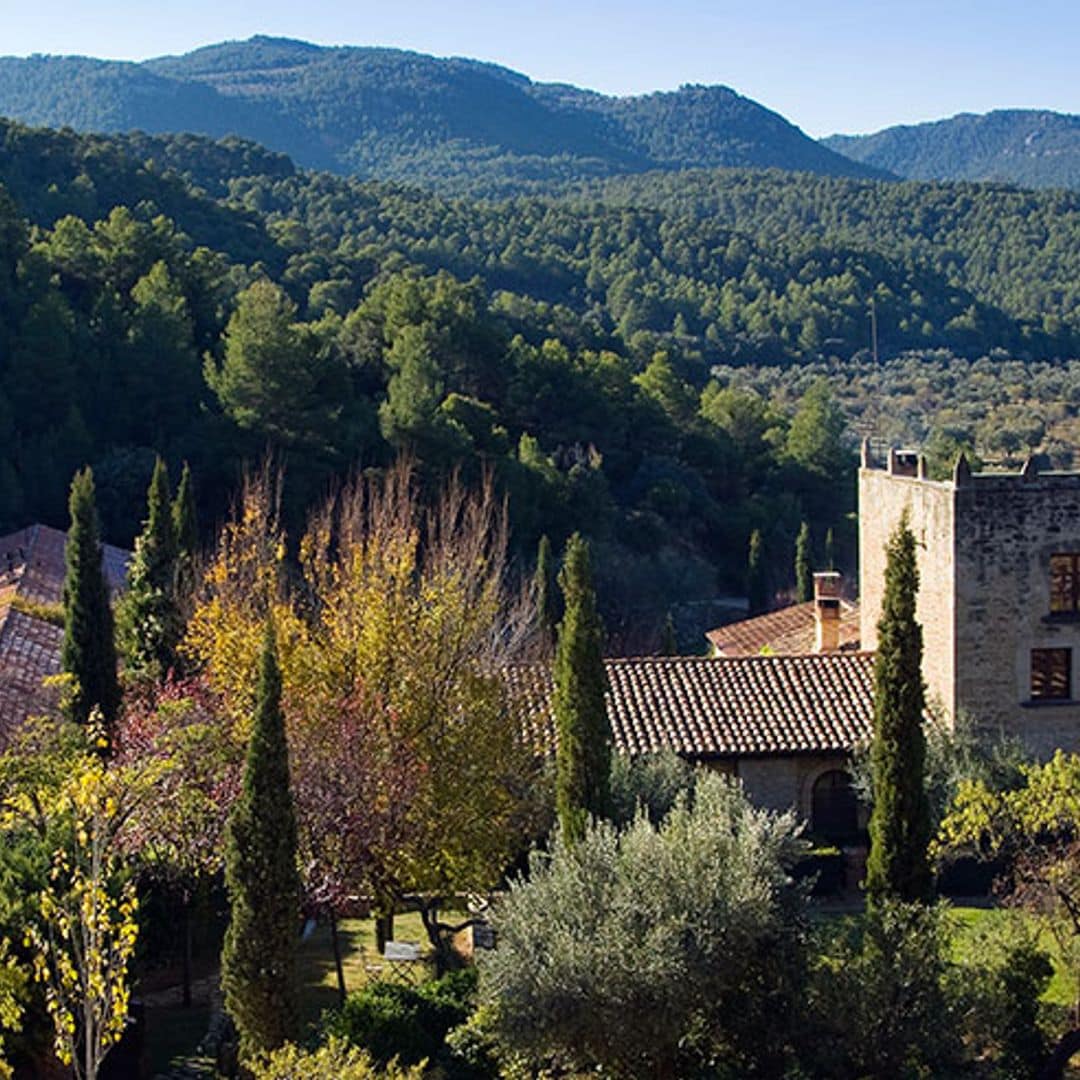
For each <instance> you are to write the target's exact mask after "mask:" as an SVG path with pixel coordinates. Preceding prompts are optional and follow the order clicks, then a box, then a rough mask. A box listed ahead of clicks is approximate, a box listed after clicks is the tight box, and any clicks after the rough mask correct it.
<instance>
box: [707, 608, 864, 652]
mask: <svg viewBox="0 0 1080 1080" xmlns="http://www.w3.org/2000/svg"><path fill="white" fill-rule="evenodd" d="M705 636H706V637H707V638H708V639H709V644H710V645H712V647H713V648H714V649H715V650H716V653H717V655H718V656H758V655H760V654H762V653H771V654H773V655H777V656H798V655H801V654H803V653H811V652H813V651H814V602H813V601H812V600H808V601H807V602H806V603H805V604H791V605H790V606H789V607H786V608H780V609H779V610H777V611H769V612H766V613H765V614H764V615H756V616H754V618H752V619H740V620H739V621H738V622H733V623H729V624H728V625H727V626H719V627H717V628H716V629H715V630H710V631H709V632H708V633H707V634H706V635H705ZM839 647H840V649H841V650H843V651H853V650H857V649H858V648H859V606H858V604H852V603H849V602H848V601H847V600H841V601H840V646H839Z"/></svg>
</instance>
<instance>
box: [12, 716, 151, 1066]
mask: <svg viewBox="0 0 1080 1080" xmlns="http://www.w3.org/2000/svg"><path fill="white" fill-rule="evenodd" d="M105 744H106V736H105V728H104V725H103V723H102V720H101V717H100V714H98V713H97V712H96V711H95V712H94V713H92V714H91V721H90V723H89V724H88V725H87V726H86V728H84V729H82V730H79V729H74V730H73V729H72V726H71V725H64V724H60V725H56V724H53V723H50V722H47V721H41V722H33V721H31V722H28V723H27V725H26V726H25V727H24V728H23V729H22V730H20V731H19V733H18V734H17V735H16V737H15V738H14V740H13V742H12V745H11V747H10V748H9V749H8V750H7V751H6V752H5V753H4V754H3V755H0V831H2V832H3V833H4V834H5V836H15V835H17V834H19V833H20V832H27V831H28V832H30V833H31V834H33V835H35V836H37V837H38V838H39V839H40V840H41V841H42V842H43V843H47V844H50V845H52V850H53V855H52V862H51V867H50V869H49V872H48V876H47V880H46V882H45V884H44V887H43V888H42V889H41V890H40V893H39V894H38V895H37V897H36V903H34V904H32V905H31V911H32V912H33V914H32V915H31V917H30V918H29V919H28V921H27V924H26V926H25V945H26V946H27V948H29V949H30V950H31V951H32V956H33V975H34V978H35V980H36V981H37V982H38V983H40V984H41V985H42V986H43V988H44V991H45V1004H46V1008H47V1010H48V1013H49V1016H50V1018H51V1020H52V1022H53V1033H54V1049H55V1052H56V1055H57V1057H58V1058H59V1059H60V1061H61V1062H63V1063H64V1064H66V1065H70V1066H71V1067H72V1069H73V1070H74V1073H75V1075H76V1076H77V1077H79V1078H80V1080H95V1078H96V1077H97V1075H98V1072H99V1070H100V1068H101V1064H102V1061H103V1060H104V1058H105V1056H106V1054H107V1053H108V1052H109V1050H110V1048H111V1047H112V1046H114V1045H115V1044H116V1043H117V1042H118V1041H119V1040H120V1038H121V1036H122V1035H123V1032H124V1029H125V1027H126V1025H127V1020H128V1006H129V996H130V984H129V967H130V963H131V959H132V956H133V954H134V951H135V942H136V940H137V937H138V922H137V911H138V901H137V898H136V895H135V887H134V884H133V882H132V881H131V879H130V878H129V877H128V876H127V875H125V874H124V873H123V865H122V864H123V858H122V854H121V852H122V848H123V845H122V842H121V836H122V834H123V832H124V830H125V829H126V828H127V827H128V826H129V825H130V823H131V821H132V820H133V817H134V815H135V814H136V813H137V811H138V809H139V807H140V806H141V805H142V804H143V803H144V802H145V801H146V799H147V798H148V797H149V795H150V793H151V792H152V791H153V789H154V785H155V784H156V782H157V781H158V780H159V779H160V778H161V777H162V776H163V775H164V773H165V772H166V771H167V770H168V768H169V767H170V766H169V765H168V763H167V762H164V761H159V762H155V763H153V764H151V765H139V766H138V767H131V768H124V767H118V766H115V765H113V764H111V763H110V762H108V761H107V760H106V759H105V758H104V757H103V756H102V754H101V749H102V747H103V746H104V745H105Z"/></svg>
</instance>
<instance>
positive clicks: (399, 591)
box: [183, 467, 533, 890]
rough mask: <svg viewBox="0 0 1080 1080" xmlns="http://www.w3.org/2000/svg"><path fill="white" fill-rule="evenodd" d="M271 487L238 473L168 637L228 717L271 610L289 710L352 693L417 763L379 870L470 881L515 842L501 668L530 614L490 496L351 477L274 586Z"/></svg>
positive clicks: (402, 876) (317, 707) (294, 712)
mask: <svg viewBox="0 0 1080 1080" xmlns="http://www.w3.org/2000/svg"><path fill="white" fill-rule="evenodd" d="M276 499H277V496H276V487H275V485H274V484H272V483H271V482H270V480H269V479H268V477H267V474H265V473H264V474H263V475H262V477H260V478H255V479H249V480H248V482H247V484H246V486H245V492H244V499H243V502H242V504H241V507H240V508H239V510H238V512H237V513H236V514H235V515H234V519H233V521H232V522H231V523H230V524H229V525H227V526H226V528H225V530H224V531H223V533H222V536H221V540H220V542H219V545H218V549H217V552H216V555H215V557H214V560H213V562H212V564H211V566H210V569H209V571H208V572H207V576H206V582H205V588H204V593H203V597H202V600H201V602H200V603H199V605H198V607H197V609H196V611H195V613H194V615H193V618H192V620H191V623H190V626H189V630H188V636H187V639H186V641H185V642H184V645H183V650H184V652H185V653H186V655H187V656H188V657H189V658H190V659H192V660H194V661H195V662H196V663H198V664H199V665H200V666H201V667H202V669H203V670H204V671H205V673H206V674H207V676H208V678H209V681H210V683H211V685H212V687H213V688H214V690H216V691H217V692H218V693H220V694H222V695H223V696H224V698H225V700H226V702H227V705H228V708H229V710H230V712H231V714H232V715H233V716H234V717H235V719H236V720H237V721H238V722H244V721H245V719H246V717H247V716H249V715H250V714H251V711H252V708H253V705H254V698H253V695H254V689H255V684H256V679H255V672H256V669H257V661H258V655H259V648H260V639H261V635H262V632H263V631H262V628H263V625H264V616H265V612H266V610H267V606H268V605H269V606H270V608H271V609H272V611H273V615H274V620H275V625H276V627H277V631H278V635H279V654H280V666H281V672H282V681H283V686H284V699H285V702H286V707H287V711H288V712H289V716H290V723H304V724H317V723H318V722H319V719H320V716H322V715H325V713H326V711H327V710H329V709H332V708H333V707H334V703H335V702H337V701H340V700H341V699H342V696H343V695H346V694H348V693H350V692H352V691H353V690H355V689H357V688H362V689H363V691H364V692H365V695H367V696H368V699H369V700H373V701H378V702H380V703H381V707H382V708H384V709H385V710H386V712H387V714H388V715H392V717H393V718H394V721H395V730H398V731H400V732H401V735H402V737H404V738H406V739H408V740H409V741H410V744H411V745H412V746H413V747H414V749H415V751H416V752H417V755H418V758H419V761H420V763H421V765H422V768H423V773H424V777H423V783H422V785H421V787H420V792H419V795H418V796H417V797H416V799H415V807H414V809H413V811H412V812H413V816H414V819H415V821H416V822H418V823H420V825H421V826H422V827H421V828H419V829H418V830H416V835H417V837H418V839H417V842H416V843H415V844H414V845H412V847H411V848H410V850H408V851H401V852H399V853H398V865H397V866H396V867H395V868H394V873H393V875H392V876H393V878H394V879H395V880H397V881H399V882H401V883H403V884H407V886H408V888H410V889H413V890H424V889H428V888H430V889H437V890H438V889H445V888H447V887H450V885H451V884H452V885H453V887H455V888H457V889H460V890H466V889H483V888H486V887H488V886H489V885H491V884H492V883H493V879H494V878H495V877H496V876H497V874H498V872H499V871H500V870H501V869H502V868H503V866H504V865H505V863H506V861H507V860H508V859H509V858H510V857H511V856H512V855H513V853H514V848H515V845H516V844H517V843H518V842H519V837H518V835H517V831H516V830H517V827H518V824H519V813H520V809H521V803H522V789H523V787H524V786H525V785H523V783H522V778H523V777H527V776H528V775H529V771H530V769H531V768H532V767H533V760H532V755H531V753H530V751H529V750H528V748H527V747H526V746H525V745H524V742H523V740H522V737H521V732H522V730H523V728H522V725H521V724H519V723H517V722H516V721H515V719H514V718H513V717H512V716H511V715H510V703H509V702H508V700H507V698H506V695H505V693H504V689H503V683H502V679H501V678H500V675H499V669H500V667H501V666H502V665H503V664H504V663H505V662H506V661H507V660H508V659H511V658H512V657H513V655H514V652H515V649H516V648H517V647H518V646H519V645H520V643H521V641H522V640H523V637H524V630H525V629H526V628H528V627H531V622H530V619H529V617H528V616H527V614H526V615H522V613H521V612H520V611H519V608H518V606H517V605H516V604H515V603H514V602H513V601H511V599H510V598H509V597H508V594H507V590H506V586H505V580H504V571H505V555H506V523H505V509H504V508H502V507H500V506H499V505H498V503H497V502H496V501H495V499H494V497H493V495H492V492H491V490H490V489H489V488H488V489H485V490H484V491H483V492H482V493H481V494H479V495H468V494H466V493H465V492H464V491H463V489H462V488H461V487H460V486H459V485H457V484H456V483H451V484H450V485H448V486H447V487H446V488H445V490H444V492H443V494H442V497H441V499H440V500H439V502H438V504H437V505H436V506H435V507H433V508H430V509H428V510H424V509H422V508H421V506H420V505H419V502H418V500H417V499H416V498H415V493H414V482H413V477H412V475H411V473H410V471H409V469H408V468H407V467H400V468H397V469H395V470H393V471H391V473H390V474H389V475H388V476H387V477H385V478H384V479H383V480H372V479H365V478H361V479H358V480H357V481H355V482H354V483H353V484H352V485H350V486H349V487H348V488H346V489H345V490H344V491H343V492H341V493H340V495H339V496H338V497H337V498H336V499H333V500H331V501H330V502H329V503H328V504H327V506H326V507H325V508H324V509H323V511H322V512H321V513H319V514H318V515H316V516H315V517H314V518H313V519H312V521H311V523H310V526H309V528H308V530H307V532H306V534H305V535H304V537H303V538H302V541H301V543H300V548H299V557H300V568H301V580H300V581H299V582H298V583H295V584H294V585H293V587H292V588H291V589H290V588H287V587H286V582H285V577H284V574H283V572H282V563H281V555H282V552H283V550H284V537H283V535H282V533H281V530H280V527H279V525H278V520H277V513H276V505H277V504H276Z"/></svg>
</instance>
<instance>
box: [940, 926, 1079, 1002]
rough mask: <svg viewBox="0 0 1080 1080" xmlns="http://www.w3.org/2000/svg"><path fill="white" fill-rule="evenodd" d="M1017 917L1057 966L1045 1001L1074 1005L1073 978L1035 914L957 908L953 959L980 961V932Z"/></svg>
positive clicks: (1047, 931) (1051, 935) (1054, 943)
mask: <svg viewBox="0 0 1080 1080" xmlns="http://www.w3.org/2000/svg"><path fill="white" fill-rule="evenodd" d="M1017 916H1019V917H1020V918H1022V919H1024V920H1025V921H1026V922H1027V923H1028V924H1029V925H1031V926H1032V927H1034V928H1035V929H1036V930H1037V932H1038V942H1039V947H1040V948H1042V949H1045V950H1046V952H1047V953H1048V954H1049V956H1050V960H1051V963H1052V964H1053V965H1054V977H1053V979H1052V980H1051V981H1050V985H1049V986H1048V987H1047V988H1046V993H1045V994H1043V1001H1045V1002H1047V1003H1048V1004H1050V1005H1061V1006H1066V1007H1067V1006H1070V1005H1072V1003H1073V999H1074V993H1075V990H1074V985H1073V981H1072V977H1071V976H1070V975H1069V973H1068V971H1067V970H1066V968H1065V965H1064V963H1063V962H1062V958H1061V952H1060V950H1059V949H1058V945H1057V941H1056V940H1055V939H1054V935H1053V934H1051V933H1050V931H1049V930H1048V929H1047V928H1046V926H1045V925H1042V924H1041V922H1040V920H1038V919H1036V918H1035V917H1034V916H1032V915H1027V914H1025V913H1023V912H1017V911H1013V910H1011V909H1005V908H994V907H986V908H981V907H978V908H976V907H954V908H953V909H952V911H951V913H950V918H951V919H952V920H953V922H954V923H955V925H956V931H955V933H954V934H953V939H952V942H953V957H954V959H955V960H957V961H958V962H960V963H963V962H964V961H974V960H977V959H978V957H977V956H976V955H975V953H974V950H975V949H976V948H977V946H978V941H979V934H980V932H981V931H983V930H985V929H988V928H989V927H991V926H992V925H993V924H995V923H1000V922H1001V921H1003V920H1005V919H1009V918H1016V917H1017Z"/></svg>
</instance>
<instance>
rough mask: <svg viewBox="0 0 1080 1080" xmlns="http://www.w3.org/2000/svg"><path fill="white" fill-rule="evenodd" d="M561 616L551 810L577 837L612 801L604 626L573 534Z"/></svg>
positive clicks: (584, 549) (584, 554)
mask: <svg viewBox="0 0 1080 1080" xmlns="http://www.w3.org/2000/svg"><path fill="white" fill-rule="evenodd" d="M559 586H560V587H561V589H562V594H563V602H564V614H563V618H562V622H561V623H560V624H559V634H558V643H557V645H556V648H555V666H554V677H555V693H554V698H553V708H554V712H555V726H556V730H557V734H558V741H559V742H558V749H557V753H556V759H555V766H556V768H555V809H556V811H557V812H558V815H559V824H560V825H561V826H562V829H563V834H564V835H565V836H566V837H568V838H569V839H570V840H576V839H580V838H581V837H582V836H583V835H584V832H585V826H586V824H587V822H588V819H589V816H590V815H593V816H596V817H603V816H606V815H607V814H608V813H609V812H610V808H611V807H610V803H611V724H610V723H609V721H608V715H607V707H606V705H605V704H604V687H605V682H606V676H605V674H604V660H603V638H604V627H603V623H602V622H601V620H600V616H599V614H598V613H597V610H596V594H595V592H594V591H593V585H592V569H591V567H590V564H589V545H588V543H587V542H586V541H585V540H584V539H582V537H581V536H580V535H578V534H577V533H574V535H573V536H571V537H570V540H569V542H568V543H567V545H566V555H565V558H564V560H563V567H562V570H561V571H560V573H559Z"/></svg>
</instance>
